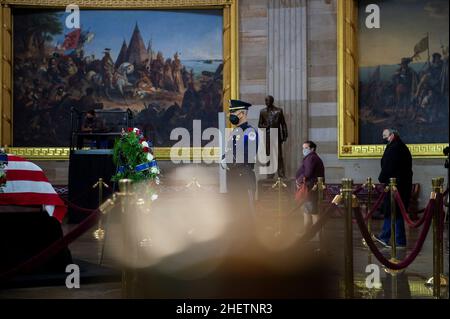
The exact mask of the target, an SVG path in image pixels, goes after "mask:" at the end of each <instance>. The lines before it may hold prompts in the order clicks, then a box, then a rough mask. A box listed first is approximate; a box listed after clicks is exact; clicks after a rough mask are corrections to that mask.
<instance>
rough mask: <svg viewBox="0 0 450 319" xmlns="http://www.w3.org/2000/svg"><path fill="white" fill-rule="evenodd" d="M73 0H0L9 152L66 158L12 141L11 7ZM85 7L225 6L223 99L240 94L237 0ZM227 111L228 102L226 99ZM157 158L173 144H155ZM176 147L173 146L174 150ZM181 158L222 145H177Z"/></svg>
mask: <svg viewBox="0 0 450 319" xmlns="http://www.w3.org/2000/svg"><path fill="white" fill-rule="evenodd" d="M72 3H73V1H71V0H0V26H1V30H0V32H1V40H0V111H1V120H0V143H1V146H3V147H5V148H6V149H7V151H8V152H9V153H12V154H16V155H19V156H23V157H26V158H28V159H32V160H67V159H69V152H70V150H69V148H68V147H14V145H12V130H13V124H14V121H13V112H12V97H13V88H12V83H13V81H12V77H13V74H12V70H13V69H12V67H13V56H12V55H13V48H12V40H13V39H12V37H13V30H12V12H11V8H14V7H21V8H48V9H63V8H65V7H66V6H67V5H69V4H72ZM75 3H76V4H77V5H78V6H79V8H80V9H81V10H83V9H167V10H174V9H179V10H182V9H186V10H188V9H222V10H223V29H222V30H223V64H224V65H223V101H228V100H230V99H235V98H238V96H239V83H238V81H239V62H238V56H239V54H238V43H239V42H238V0H121V1H118V0H78V1H76V2H75ZM223 108H224V112H226V111H227V108H228V105H227V103H223ZM154 151H155V155H156V158H158V159H160V160H169V159H170V152H171V148H170V147H159V148H155V150H154ZM172 151H173V150H172ZM175 151H176V152H177V153H178V154H179V155H180V156H181V157H180V158H179V159H190V160H199V159H201V158H203V159H207V160H212V159H217V158H218V157H219V151H220V150H219V148H217V147H214V148H211V147H210V148H198V147H197V148H193V147H192V148H189V149H185V148H178V149H176V150H175Z"/></svg>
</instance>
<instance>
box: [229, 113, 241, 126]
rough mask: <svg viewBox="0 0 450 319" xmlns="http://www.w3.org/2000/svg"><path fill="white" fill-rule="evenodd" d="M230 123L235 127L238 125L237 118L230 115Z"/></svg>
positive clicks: (233, 114) (235, 115)
mask: <svg viewBox="0 0 450 319" xmlns="http://www.w3.org/2000/svg"><path fill="white" fill-rule="evenodd" d="M230 123H231V124H233V125H237V124H238V123H239V116H237V114H235V113H232V114H230Z"/></svg>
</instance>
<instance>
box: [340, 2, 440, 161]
mask: <svg viewBox="0 0 450 319" xmlns="http://www.w3.org/2000/svg"><path fill="white" fill-rule="evenodd" d="M337 5H338V8H337V47H338V60H337V61H338V68H337V69H338V157H339V158H341V159H345V158H380V157H381V156H382V155H383V152H384V148H385V146H384V145H382V144H380V145H361V144H359V140H358V132H359V118H358V110H359V109H358V45H357V34H358V30H357V29H358V20H357V19H358V4H357V1H356V0H339V1H338V2H337ZM380 136H381V132H380ZM446 146H448V144H443V143H432V144H431V143H430V144H408V147H409V149H410V151H411V154H412V156H413V157H415V158H444V154H443V150H444V148H445V147H446Z"/></svg>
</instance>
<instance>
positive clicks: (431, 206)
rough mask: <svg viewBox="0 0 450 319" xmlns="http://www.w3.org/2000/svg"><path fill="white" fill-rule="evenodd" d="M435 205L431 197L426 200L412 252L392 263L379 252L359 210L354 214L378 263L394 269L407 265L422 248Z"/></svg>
mask: <svg viewBox="0 0 450 319" xmlns="http://www.w3.org/2000/svg"><path fill="white" fill-rule="evenodd" d="M435 205H436V201H435V200H434V199H431V200H430V201H429V202H428V205H427V207H426V208H425V213H424V216H426V217H425V222H424V226H423V228H422V230H421V232H420V235H419V239H418V240H417V242H416V244H415V246H414V249H413V250H412V252H411V253H410V254H409V255H408V256H407V257H406V258H405V259H404V260H402V261H400V262H399V263H393V262H391V261H390V260H388V259H386V257H384V256H383V254H382V253H381V252H380V250H379V249H378V248H377V246H376V245H375V243H374V241H373V239H372V236H371V235H370V234H369V230H368V229H367V226H366V224H365V222H364V217H363V216H362V214H361V212H360V211H359V210H355V216H356V221H357V224H358V226H359V229H360V231H361V234H362V236H363V238H364V240H365V241H366V243H367V245H368V246H369V248H370V250H371V251H372V253H373V254H374V256H375V257H376V258H377V259H378V261H379V262H380V263H382V264H383V265H384V266H386V267H387V268H390V269H394V270H400V269H404V268H406V267H408V266H409V265H410V264H411V263H412V262H413V261H414V260H415V259H416V257H417V255H418V254H419V253H420V251H421V250H422V247H423V244H424V242H425V239H426V237H427V234H428V230H429V229H430V225H431V220H432V218H433V211H434V208H435Z"/></svg>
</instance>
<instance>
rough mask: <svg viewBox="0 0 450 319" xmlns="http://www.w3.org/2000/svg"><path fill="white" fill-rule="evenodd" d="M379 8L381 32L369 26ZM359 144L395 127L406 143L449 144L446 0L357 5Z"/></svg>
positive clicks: (394, 0)
mask: <svg viewBox="0 0 450 319" xmlns="http://www.w3.org/2000/svg"><path fill="white" fill-rule="evenodd" d="M369 4H377V5H378V6H379V8H380V28H379V29H376V28H372V29H369V28H367V27H366V25H365V19H366V17H367V13H366V12H365V8H366V6H368V5H369ZM358 17H359V25H358V29H359V31H358V44H359V48H358V55H359V58H358V59H359V91H358V93H359V98H358V99H359V101H358V105H359V144H380V143H381V131H382V129H383V128H386V127H395V128H397V129H398V130H399V131H400V134H401V136H402V138H403V139H404V140H405V142H406V143H410V144H415V143H422V144H425V143H447V142H448V136H449V126H448V119H449V117H448V116H449V87H448V81H449V79H448V58H449V51H448V50H449V30H448V26H449V2H448V0H432V1H426V0H390V1H380V0H363V1H358Z"/></svg>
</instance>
